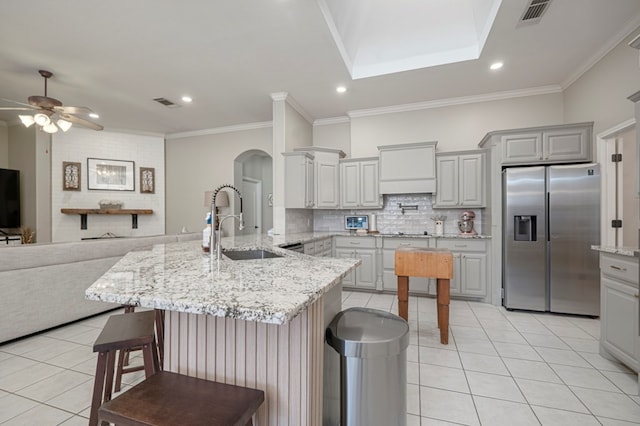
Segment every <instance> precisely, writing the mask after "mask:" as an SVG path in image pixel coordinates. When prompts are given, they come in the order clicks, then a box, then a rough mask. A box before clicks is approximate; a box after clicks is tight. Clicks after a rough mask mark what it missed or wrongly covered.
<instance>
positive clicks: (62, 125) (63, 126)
mask: <svg viewBox="0 0 640 426" xmlns="http://www.w3.org/2000/svg"><path fill="white" fill-rule="evenodd" d="M56 124H57V125H58V127H59V128H60V129H61V130H62V131H63V132H66V131H67V130H69V129H70V128H71V126H72V125H73V124H72V123H71V122H70V121H67V120H63V119H62V118H61V119H59V120H58V121H57V122H56Z"/></svg>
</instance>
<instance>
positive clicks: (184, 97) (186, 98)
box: [182, 96, 193, 103]
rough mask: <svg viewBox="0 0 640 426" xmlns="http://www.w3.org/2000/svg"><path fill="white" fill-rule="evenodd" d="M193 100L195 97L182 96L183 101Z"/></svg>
mask: <svg viewBox="0 0 640 426" xmlns="http://www.w3.org/2000/svg"><path fill="white" fill-rule="evenodd" d="M192 101H193V99H192V98H191V96H183V97H182V102H186V103H189V102H192Z"/></svg>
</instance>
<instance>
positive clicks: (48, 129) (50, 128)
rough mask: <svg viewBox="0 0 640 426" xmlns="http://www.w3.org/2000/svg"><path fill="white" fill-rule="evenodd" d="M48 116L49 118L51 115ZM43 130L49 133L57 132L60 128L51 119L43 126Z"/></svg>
mask: <svg viewBox="0 0 640 426" xmlns="http://www.w3.org/2000/svg"><path fill="white" fill-rule="evenodd" d="M47 118H49V117H47ZM42 130H43V131H44V132H47V133H56V132H57V131H58V128H57V127H56V125H55V124H53V123H52V122H51V121H49V123H47V124H45V125H44V126H42Z"/></svg>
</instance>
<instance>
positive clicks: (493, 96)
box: [347, 85, 562, 118]
mask: <svg viewBox="0 0 640 426" xmlns="http://www.w3.org/2000/svg"><path fill="white" fill-rule="evenodd" d="M561 92H562V88H561V87H560V86H557V85H553V86H541V87H532V88H529V89H519V90H508V91H505V92H495V93H488V94H484V95H473V96H462V97H459V98H447V99H439V100H435V101H426V102H416V103H412V104H404V105H393V106H388V107H380V108H371V109H360V110H353V111H349V112H347V115H348V116H349V118H355V117H367V116H372V115H383V114H393V113H399V112H409V111H419V110H423V109H433V108H442V107H448V106H455V105H465V104H474V103H479V102H490V101H500V100H504V99H511V98H522V97H526V96H538V95H548V94H552V93H561Z"/></svg>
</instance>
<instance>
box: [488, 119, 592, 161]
mask: <svg viewBox="0 0 640 426" xmlns="http://www.w3.org/2000/svg"><path fill="white" fill-rule="evenodd" d="M592 132H593V123H580V124H571V125H561V126H550V127H540V128H532V129H523V130H512V131H502V132H495V134H496V135H499V137H500V142H501V145H502V164H531V163H557V162H583V161H590V160H591V151H592V148H591V134H592Z"/></svg>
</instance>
